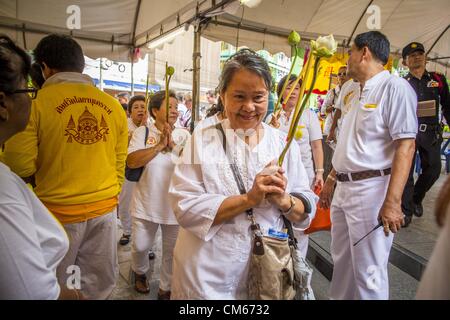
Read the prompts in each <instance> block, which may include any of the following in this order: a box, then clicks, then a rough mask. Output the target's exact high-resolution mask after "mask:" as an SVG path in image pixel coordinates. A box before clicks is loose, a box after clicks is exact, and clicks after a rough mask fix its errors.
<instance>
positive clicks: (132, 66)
mask: <svg viewBox="0 0 450 320" xmlns="http://www.w3.org/2000/svg"><path fill="white" fill-rule="evenodd" d="M133 51H134V50H133ZM131 96H134V59H133V58H131Z"/></svg>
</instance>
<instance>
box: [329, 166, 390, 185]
mask: <svg viewBox="0 0 450 320" xmlns="http://www.w3.org/2000/svg"><path fill="white" fill-rule="evenodd" d="M389 174H391V168H388V169H384V170H366V171H360V172H352V173H336V179H337V181H339V182H347V181H359V180H365V179H369V178H374V177H381V176H387V175H389Z"/></svg>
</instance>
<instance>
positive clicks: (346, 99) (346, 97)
mask: <svg viewBox="0 0 450 320" xmlns="http://www.w3.org/2000/svg"><path fill="white" fill-rule="evenodd" d="M353 93H354V91H350V92H349V93H347V94H346V95H345V97H344V106H345V105H346V104H347V103H348V101H349V100H350V98H351V97H352V96H353Z"/></svg>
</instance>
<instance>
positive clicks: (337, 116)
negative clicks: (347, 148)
mask: <svg viewBox="0 0 450 320" xmlns="http://www.w3.org/2000/svg"><path fill="white" fill-rule="evenodd" d="M341 116H342V111H341V109H336V112H335V113H334V117H333V122H332V124H331V128H330V133H329V134H328V138H327V142H329V141H335V140H336V127H337V122H338V120H339V119H340V118H341Z"/></svg>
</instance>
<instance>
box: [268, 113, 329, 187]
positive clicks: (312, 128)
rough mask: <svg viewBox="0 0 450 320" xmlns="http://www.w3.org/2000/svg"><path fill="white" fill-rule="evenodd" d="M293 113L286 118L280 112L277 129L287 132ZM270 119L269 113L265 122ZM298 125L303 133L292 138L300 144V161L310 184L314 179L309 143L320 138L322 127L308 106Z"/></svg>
mask: <svg viewBox="0 0 450 320" xmlns="http://www.w3.org/2000/svg"><path fill="white" fill-rule="evenodd" d="M293 113H294V112H292V113H291V116H290V118H289V119H287V117H286V115H285V113H284V112H281V115H280V119H279V121H280V127H279V128H278V129H280V130H281V131H283V132H285V133H288V132H289V128H290V126H291V122H292V119H293V118H294V117H293ZM271 119H272V115H269V116H268V117H267V119H266V123H270V120H271ZM298 126H299V127H300V128H301V129H302V133H303V134H302V137H301V138H300V139H299V140H296V139H295V138H294V140H295V141H296V142H297V143H298V145H299V146H300V154H301V156H302V162H303V165H304V166H305V169H306V172H307V174H308V178H309V180H310V184H311V183H312V182H313V181H312V179H314V164H313V159H312V152H311V144H310V143H311V141H315V140H322V129H321V128H320V122H319V119H318V118H317V115H316V114H315V113H314V112H313V111H312V110H311V109H309V108H305V111H304V112H303V114H302V116H301V117H300V121H299V123H298Z"/></svg>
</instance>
